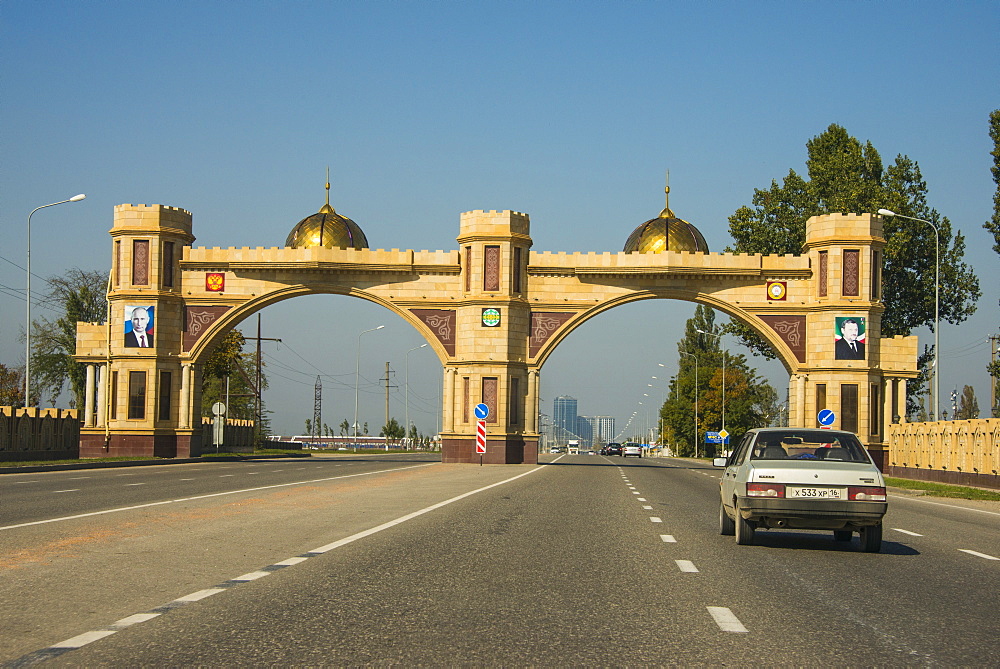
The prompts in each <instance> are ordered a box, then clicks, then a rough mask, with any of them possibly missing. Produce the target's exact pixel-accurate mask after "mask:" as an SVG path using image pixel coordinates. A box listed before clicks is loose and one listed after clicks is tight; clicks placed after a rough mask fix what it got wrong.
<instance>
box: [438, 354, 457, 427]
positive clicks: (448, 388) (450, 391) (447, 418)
mask: <svg viewBox="0 0 1000 669" xmlns="http://www.w3.org/2000/svg"><path fill="white" fill-rule="evenodd" d="M457 372H458V370H456V369H454V368H453V367H445V368H444V392H443V394H442V396H443V397H444V400H443V401H442V404H443V405H444V406H442V407H441V413H442V415H441V426H442V427H441V431H442V432H454V431H455V376H456V374H457Z"/></svg>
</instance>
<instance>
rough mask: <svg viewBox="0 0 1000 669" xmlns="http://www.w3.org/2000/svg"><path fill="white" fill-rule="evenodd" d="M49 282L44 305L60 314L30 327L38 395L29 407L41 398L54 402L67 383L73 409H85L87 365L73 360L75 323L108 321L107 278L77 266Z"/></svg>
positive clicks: (33, 370) (35, 386) (33, 371)
mask: <svg viewBox="0 0 1000 669" xmlns="http://www.w3.org/2000/svg"><path fill="white" fill-rule="evenodd" d="M46 281H47V283H48V291H47V293H46V294H45V297H44V299H43V301H42V304H43V305H45V306H47V307H49V308H50V309H52V310H54V311H56V312H58V313H59V314H60V315H59V316H58V317H57V318H55V319H49V318H39V319H37V320H35V321H33V322H32V324H31V325H32V327H31V375H32V383H31V387H32V389H34V390H35V392H37V393H38V395H37V396H36V397H32V398H29V400H30V402H29V404H37V403H38V401H39V400H40V399H41V397H42V395H48V398H49V401H50V402H53V403H54V402H55V401H56V399H57V398H58V397H59V395H60V394H61V393H62V391H63V389H64V388H66V385H67V382H68V384H69V391H70V393H71V394H72V395H73V399H72V400H71V401H70V406H73V407H81V408H82V407H83V404H84V393H85V392H86V382H87V378H86V369H85V366H84V365H81V364H80V363H78V362H77V361H75V360H74V359H73V355H74V354H75V353H76V324H77V323H78V322H80V321H83V322H86V323H104V322H106V319H107V313H108V304H107V297H106V295H107V284H108V276H107V274H104V273H103V272H97V271H85V270H81V269H79V268H77V267H74V268H73V269H71V270H69V271H67V272H66V273H65V274H63V275H61V276H53V277H50V278H49V279H47V280H46Z"/></svg>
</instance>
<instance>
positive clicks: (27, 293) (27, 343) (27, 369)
mask: <svg viewBox="0 0 1000 669" xmlns="http://www.w3.org/2000/svg"><path fill="white" fill-rule="evenodd" d="M86 197H87V196H86V195H84V194H83V193H80V194H79V195H74V196H73V197H71V198H70V199H68V200H60V201H59V202H53V203H51V204H43V205H42V206H41V207H35V208H34V209H32V210H31V213H30V214H28V231H27V237H26V238H25V243H26V244H27V247H28V252H27V258H26V260H27V267H26V271H27V277H28V278H27V283H26V285H25V290H24V298H25V299H24V302H25V305H26V306H25V310H24V313H25V317H24V406H28V402H30V401H31V399H30V398H31V217H32V216H33V215H34V213H35V212H36V211H38V210H39V209H45V208H46V207H54V206H56V205H57V204H66V203H67V202H79V201H80V200H83V199H85V198H86Z"/></svg>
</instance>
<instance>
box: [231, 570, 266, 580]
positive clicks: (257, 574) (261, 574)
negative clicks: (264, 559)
mask: <svg viewBox="0 0 1000 669" xmlns="http://www.w3.org/2000/svg"><path fill="white" fill-rule="evenodd" d="M270 573H271V572H269V571H252V572H250V573H249V574H243V575H242V576H237V577H236V578H234V579H231V580H233V581H256V580H257V579H258V578H263V577H265V576H267V575H268V574H270Z"/></svg>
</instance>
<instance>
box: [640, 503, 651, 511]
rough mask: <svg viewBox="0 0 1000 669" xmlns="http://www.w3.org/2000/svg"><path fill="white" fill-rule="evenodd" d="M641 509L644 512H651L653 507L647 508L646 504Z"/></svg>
mask: <svg viewBox="0 0 1000 669" xmlns="http://www.w3.org/2000/svg"><path fill="white" fill-rule="evenodd" d="M642 508H643V509H645V510H647V511H652V510H653V507H651V506H649V505H648V504H644V505H643V507H642Z"/></svg>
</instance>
